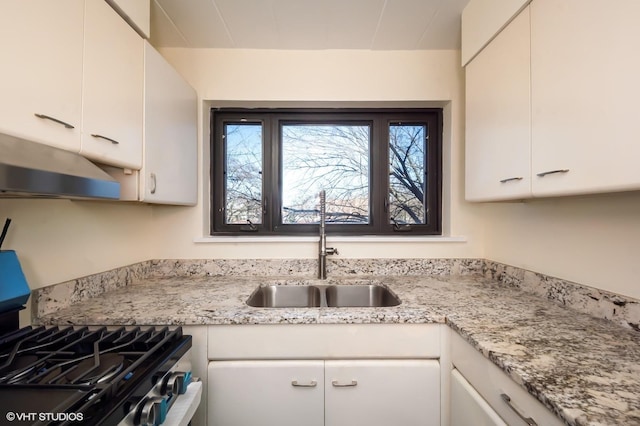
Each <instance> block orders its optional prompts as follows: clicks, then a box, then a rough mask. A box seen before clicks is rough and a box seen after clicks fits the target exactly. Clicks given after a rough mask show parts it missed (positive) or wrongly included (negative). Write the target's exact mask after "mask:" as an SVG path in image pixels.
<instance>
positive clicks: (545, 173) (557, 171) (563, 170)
mask: <svg viewBox="0 0 640 426" xmlns="http://www.w3.org/2000/svg"><path fill="white" fill-rule="evenodd" d="M568 171H569V169H558V170H549V171H548V172H542V173H538V175H537V176H539V177H545V176H546V175H553V174H556V173H567V172H568Z"/></svg>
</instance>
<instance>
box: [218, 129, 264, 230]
mask: <svg viewBox="0 0 640 426" xmlns="http://www.w3.org/2000/svg"><path fill="white" fill-rule="evenodd" d="M224 140H225V156H226V158H225V160H226V165H225V182H224V184H225V215H224V220H225V223H226V224H246V223H247V221H250V222H251V223H254V224H259V223H262V124H260V123H258V124H255V123H251V124H246V123H243V124H235V123H234V124H229V123H228V124H225V126H224Z"/></svg>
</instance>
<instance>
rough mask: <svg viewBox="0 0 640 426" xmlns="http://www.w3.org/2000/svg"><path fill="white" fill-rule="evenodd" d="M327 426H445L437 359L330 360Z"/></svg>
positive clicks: (326, 413) (326, 400)
mask: <svg viewBox="0 0 640 426" xmlns="http://www.w3.org/2000/svg"><path fill="white" fill-rule="evenodd" d="M325 388H326V390H325V419H326V421H325V425H326V426H377V425H379V426H388V425H403V426H412V425H416V426H417V425H420V426H426V425H434V426H435V425H440V365H439V363H438V361H435V360H352V361H326V362H325Z"/></svg>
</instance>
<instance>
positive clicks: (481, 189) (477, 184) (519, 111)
mask: <svg viewBox="0 0 640 426" xmlns="http://www.w3.org/2000/svg"><path fill="white" fill-rule="evenodd" d="M529 35H530V29H529V9H528V8H526V9H524V10H523V11H522V12H521V13H520V15H518V16H517V17H516V18H515V19H514V20H513V21H512V22H511V23H510V24H509V25H508V26H507V27H506V28H505V29H504V30H503V31H502V32H501V33H500V34H498V36H497V37H496V38H495V39H494V40H493V41H492V42H491V43H490V44H489V45H488V46H487V47H485V49H484V50H483V51H482V52H480V54H479V55H478V56H477V57H476V58H475V59H473V61H471V62H470V63H469V65H467V67H466V177H465V179H466V199H467V200H469V201H488V200H507V199H517V198H528V197H531V178H530V176H531V169H530V150H531V121H530V120H531V119H530V115H531V114H530V104H531V100H530V74H529V71H530V61H529V59H530V58H529Z"/></svg>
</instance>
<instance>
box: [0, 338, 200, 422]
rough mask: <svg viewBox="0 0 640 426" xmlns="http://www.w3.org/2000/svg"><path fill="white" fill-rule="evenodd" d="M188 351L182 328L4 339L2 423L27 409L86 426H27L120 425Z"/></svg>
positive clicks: (0, 354) (0, 350)
mask: <svg viewBox="0 0 640 426" xmlns="http://www.w3.org/2000/svg"><path fill="white" fill-rule="evenodd" d="M190 347H191V337H190V336H183V335H182V329H181V328H177V329H174V330H170V329H169V328H168V327H164V328H155V327H149V328H140V327H135V328H127V327H121V328H117V329H109V328H107V327H101V328H97V329H90V328H88V327H62V328H60V327H50V328H47V327H38V328H31V327H27V328H24V329H21V330H18V331H16V332H13V333H11V334H8V335H5V336H3V337H0V408H1V409H0V418H2V417H3V416H4V414H5V413H3V412H2V411H3V410H2V409H4V411H5V412H7V411H10V410H12V411H13V412H23V411H19V410H25V409H28V411H26V412H29V413H33V412H35V413H74V414H78V413H82V417H83V421H81V422H78V421H77V418H75V419H74V420H75V421H72V422H68V423H67V422H65V421H57V420H52V421H48V420H47V421H45V422H39V421H38V422H31V423H28V422H27V423H22V424H43V425H66V424H73V425H79V424H86V425H111V424H114V425H115V424H117V423H118V422H119V421H120V420H121V419H122V418H123V417H124V416H125V415H126V414H127V413H128V411H129V410H130V409H131V408H132V407H133V406H135V404H137V403H138V402H139V401H140V399H141V398H143V397H144V395H145V394H146V393H147V392H148V391H149V390H150V389H151V388H152V387H153V386H155V385H156V383H157V382H158V380H160V379H161V378H162V377H163V376H164V375H165V374H166V372H167V371H168V370H169V368H171V366H173V365H174V364H175V363H176V362H177V361H178V359H180V358H181V357H182V356H183V355H184V354H185V353H186V352H187V351H188V349H189V348H190ZM16 424H21V423H19V422H16Z"/></svg>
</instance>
